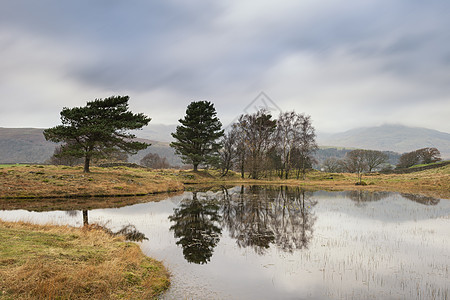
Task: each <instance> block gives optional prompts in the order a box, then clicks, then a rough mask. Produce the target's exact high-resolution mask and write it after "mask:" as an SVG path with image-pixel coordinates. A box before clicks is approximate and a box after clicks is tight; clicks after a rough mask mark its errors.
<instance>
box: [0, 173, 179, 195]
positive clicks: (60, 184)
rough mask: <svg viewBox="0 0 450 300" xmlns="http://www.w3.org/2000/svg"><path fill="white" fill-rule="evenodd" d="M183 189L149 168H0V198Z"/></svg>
mask: <svg viewBox="0 0 450 300" xmlns="http://www.w3.org/2000/svg"><path fill="white" fill-rule="evenodd" d="M179 190H183V184H182V183H181V182H180V181H178V180H176V179H174V178H171V177H167V176H162V175H161V174H159V173H157V172H153V171H151V170H148V169H132V168H126V167H114V168H97V167H93V168H91V173H87V174H86V173H83V172H82V167H66V166H30V165H17V166H16V165H12V166H2V167H0V198H33V197H34V198H36V197H40V198H48V197H80V196H83V197H89V196H97V197H98V196H126V195H128V196H136V195H146V194H152V193H161V192H168V191H179Z"/></svg>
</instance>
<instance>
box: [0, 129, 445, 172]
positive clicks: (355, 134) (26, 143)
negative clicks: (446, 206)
mask: <svg viewBox="0 0 450 300" xmlns="http://www.w3.org/2000/svg"><path fill="white" fill-rule="evenodd" d="M175 127H176V125H160V124H156V125H149V126H147V127H146V128H144V129H143V130H139V131H136V132H135V134H136V135H137V136H138V137H139V138H141V139H142V140H143V141H146V142H149V143H151V144H152V146H150V147H149V148H147V149H146V150H142V151H139V152H138V153H137V154H136V155H133V156H130V157H129V161H130V162H135V163H138V162H139V161H140V160H141V159H142V157H144V156H145V155H146V154H147V153H149V152H151V153H157V154H159V155H160V156H163V157H166V158H167V160H168V161H169V163H170V164H171V165H181V164H182V163H181V160H180V158H179V157H178V156H176V155H175V153H174V151H173V149H172V148H170V147H169V142H170V141H171V140H172V137H171V136H170V133H171V132H174V131H175ZM43 131H44V129H39V128H1V127H0V163H44V162H45V161H46V160H47V159H49V158H50V157H51V156H52V155H53V151H54V149H55V147H56V144H55V143H52V142H47V141H46V140H45V139H44V136H43V134H42V132H43ZM318 143H319V145H321V146H331V147H342V148H363V149H374V150H383V151H395V152H399V153H403V152H409V151H413V150H416V149H420V148H424V147H436V148H438V149H439V151H440V152H441V155H442V158H444V159H450V134H448V133H444V132H439V131H436V130H431V129H425V128H412V127H406V126H400V125H383V126H380V127H369V128H358V129H353V130H350V131H347V132H343V133H336V134H321V133H319V134H318ZM328 148H330V147H328ZM333 151H334V152H333ZM346 151H348V150H346V149H322V150H321V151H319V153H317V154H316V156H317V159H318V160H319V161H322V160H323V159H325V158H327V157H329V156H330V155H331V156H337V157H340V156H342V155H345V152H346Z"/></svg>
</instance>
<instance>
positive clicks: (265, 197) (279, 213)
mask: <svg viewBox="0 0 450 300" xmlns="http://www.w3.org/2000/svg"><path fill="white" fill-rule="evenodd" d="M199 194H201V196H202V199H199ZM316 204H317V201H315V200H313V199H312V192H308V191H305V190H304V189H302V188H299V187H294V188H290V187H284V186H282V187H276V188H267V187H260V186H249V187H244V186H242V187H240V188H239V189H231V190H228V189H226V188H223V189H222V192H221V193H216V194H213V195H212V196H211V195H208V194H206V193H198V192H194V193H193V195H192V199H189V198H185V199H184V200H183V201H182V202H181V203H180V205H179V207H177V208H175V209H174V213H173V215H171V216H169V220H170V221H172V222H173V223H174V225H172V226H171V228H170V230H172V231H174V236H175V238H177V239H178V241H177V242H176V243H177V245H181V246H182V248H183V254H184V257H185V258H186V260H187V261H189V262H193V263H197V264H204V263H207V262H209V261H210V258H211V256H212V254H213V250H214V248H215V247H216V245H217V244H218V242H219V240H220V236H221V233H222V228H226V230H227V231H228V232H229V235H230V237H231V238H233V239H235V240H236V244H237V245H238V246H239V247H240V248H247V247H249V248H252V249H253V250H254V251H255V253H257V254H259V255H263V254H264V253H265V252H266V251H267V250H268V249H269V248H270V246H271V245H275V246H276V247H277V248H279V249H281V250H282V251H285V252H290V253H292V252H293V251H294V250H295V249H302V248H307V247H308V244H309V242H310V240H311V239H312V237H313V225H314V222H315V221H316V217H315V215H314V213H313V212H312V208H313V207H314V206H315V205H316Z"/></svg>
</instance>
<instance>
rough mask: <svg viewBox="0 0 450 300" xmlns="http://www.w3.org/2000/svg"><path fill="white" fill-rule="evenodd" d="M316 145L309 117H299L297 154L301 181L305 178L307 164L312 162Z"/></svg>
mask: <svg viewBox="0 0 450 300" xmlns="http://www.w3.org/2000/svg"><path fill="white" fill-rule="evenodd" d="M318 148H319V147H318V146H317V143H316V133H315V129H314V127H313V126H312V121H311V117H310V116H308V115H303V114H302V115H301V118H300V136H299V146H298V150H299V154H300V158H301V166H300V168H301V173H302V177H303V180H304V179H305V176H306V169H307V168H308V167H309V166H308V164H309V163H312V162H313V161H314V157H313V154H314V152H315V151H316V150H317V149H318Z"/></svg>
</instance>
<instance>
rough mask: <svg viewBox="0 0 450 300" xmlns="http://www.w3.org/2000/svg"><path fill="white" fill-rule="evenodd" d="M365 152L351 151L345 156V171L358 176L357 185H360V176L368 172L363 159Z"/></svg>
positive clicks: (359, 150)
mask: <svg viewBox="0 0 450 300" xmlns="http://www.w3.org/2000/svg"><path fill="white" fill-rule="evenodd" d="M364 153H365V150H361V149H358V150H353V151H350V152H348V153H347V155H346V166H347V170H348V171H349V172H351V173H356V174H358V180H359V184H361V183H362V180H361V179H362V174H363V173H364V172H366V171H367V170H368V166H367V162H366V160H365V158H364Z"/></svg>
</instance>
